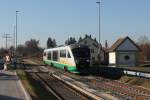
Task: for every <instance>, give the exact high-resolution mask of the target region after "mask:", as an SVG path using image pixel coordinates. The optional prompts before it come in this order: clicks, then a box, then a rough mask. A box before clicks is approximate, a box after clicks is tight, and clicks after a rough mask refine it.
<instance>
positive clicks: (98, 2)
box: [96, 0, 101, 62]
mask: <svg viewBox="0 0 150 100" xmlns="http://www.w3.org/2000/svg"><path fill="white" fill-rule="evenodd" d="M96 3H97V4H98V6H99V11H98V13H99V24H98V26H99V27H98V30H99V45H98V47H99V52H98V53H99V60H100V62H101V56H100V50H101V49H100V48H101V47H100V44H101V43H100V28H101V26H100V3H101V2H100V0H99V1H97V2H96Z"/></svg>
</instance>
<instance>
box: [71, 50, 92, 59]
mask: <svg viewBox="0 0 150 100" xmlns="http://www.w3.org/2000/svg"><path fill="white" fill-rule="evenodd" d="M72 52H73V55H74V56H75V58H78V57H84V58H86V57H89V56H90V53H89V49H84V48H76V49H73V50H72Z"/></svg>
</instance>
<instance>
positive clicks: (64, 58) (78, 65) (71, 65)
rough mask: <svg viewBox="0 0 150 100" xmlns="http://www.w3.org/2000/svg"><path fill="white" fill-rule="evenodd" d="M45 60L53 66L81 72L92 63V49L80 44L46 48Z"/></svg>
mask: <svg viewBox="0 0 150 100" xmlns="http://www.w3.org/2000/svg"><path fill="white" fill-rule="evenodd" d="M43 61H44V63H45V64H48V65H51V66H53V67H57V68H61V69H64V70H67V71H70V72H73V73H79V72H80V70H81V69H87V68H88V67H89V65H90V50H89V48H88V47H87V46H85V45H78V44H74V45H69V46H62V47H56V48H50V49H45V50H44V53H43Z"/></svg>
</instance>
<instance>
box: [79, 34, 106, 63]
mask: <svg viewBox="0 0 150 100" xmlns="http://www.w3.org/2000/svg"><path fill="white" fill-rule="evenodd" d="M79 44H84V45H87V46H88V47H89V48H90V52H91V65H93V64H96V63H98V64H100V63H101V62H102V61H104V52H103V49H102V46H101V45H100V47H99V43H98V42H97V40H96V38H95V39H92V37H91V35H89V36H88V35H85V37H84V38H83V39H81V38H80V39H79ZM99 49H100V57H99Z"/></svg>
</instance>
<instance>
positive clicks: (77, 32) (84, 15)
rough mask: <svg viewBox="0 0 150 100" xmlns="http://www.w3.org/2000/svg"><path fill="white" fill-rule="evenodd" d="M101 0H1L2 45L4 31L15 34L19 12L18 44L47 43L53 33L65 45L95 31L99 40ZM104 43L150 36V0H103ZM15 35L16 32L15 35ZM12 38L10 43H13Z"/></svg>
mask: <svg viewBox="0 0 150 100" xmlns="http://www.w3.org/2000/svg"><path fill="white" fill-rule="evenodd" d="M96 1H98V0H0V47H5V39H3V38H1V37H2V35H3V34H4V33H8V34H13V32H14V25H15V11H16V10H19V11H20V13H19V14H18V43H19V44H23V43H24V42H25V41H27V40H30V39H31V38H34V39H38V40H40V45H41V46H42V47H45V46H46V40H47V38H48V37H49V36H51V37H52V38H55V39H56V41H57V43H58V44H59V45H60V44H63V43H64V41H65V40H66V39H67V38H68V37H70V36H73V37H76V39H78V38H79V37H80V36H82V37H84V35H85V34H92V37H97V40H98V5H97V4H96ZM101 2H102V3H101V42H102V43H104V41H105V40H108V42H109V44H110V45H111V44H112V43H113V42H115V41H116V39H117V38H119V37H123V36H127V35H128V36H130V37H131V38H133V39H134V40H137V39H138V38H139V37H140V36H143V35H145V36H148V37H150V28H149V26H150V13H149V10H150V6H149V4H150V0H142V1H141V0H101ZM12 36H13V35H12ZM11 44H12V41H10V42H9V46H10V45H11Z"/></svg>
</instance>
